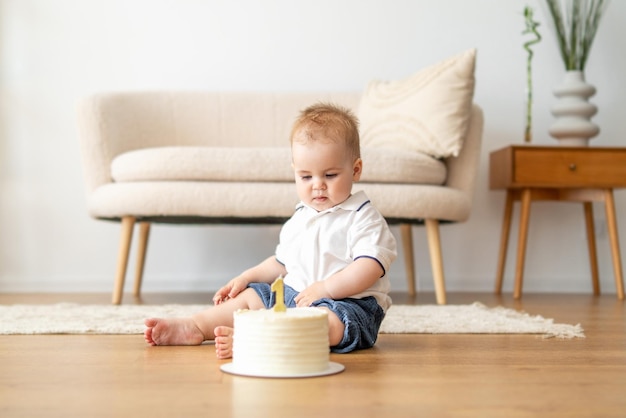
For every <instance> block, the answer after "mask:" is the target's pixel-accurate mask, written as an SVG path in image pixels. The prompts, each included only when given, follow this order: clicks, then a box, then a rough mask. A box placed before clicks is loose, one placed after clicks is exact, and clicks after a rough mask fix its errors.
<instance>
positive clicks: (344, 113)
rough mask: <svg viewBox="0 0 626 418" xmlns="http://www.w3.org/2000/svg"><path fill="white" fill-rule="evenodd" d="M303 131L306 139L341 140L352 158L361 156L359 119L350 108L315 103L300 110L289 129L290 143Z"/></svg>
mask: <svg viewBox="0 0 626 418" xmlns="http://www.w3.org/2000/svg"><path fill="white" fill-rule="evenodd" d="M299 132H303V133H304V135H305V136H306V139H307V140H317V139H321V138H324V139H330V140H332V141H337V142H339V141H341V142H343V143H344V144H345V145H346V147H347V148H348V149H349V150H350V151H351V153H352V157H353V159H355V160H356V159H357V158H361V147H360V140H359V121H358V119H357V117H356V116H355V115H354V113H352V111H351V110H349V109H347V108H345V107H342V106H339V105H336V104H332V103H324V102H320V103H316V104H314V105H311V106H309V107H307V108H306V109H304V110H303V111H302V112H300V115H299V116H298V118H297V119H296V121H295V123H294V124H293V128H292V129H291V137H290V143H291V144H293V141H294V137H295V135H296V134H298V133H299Z"/></svg>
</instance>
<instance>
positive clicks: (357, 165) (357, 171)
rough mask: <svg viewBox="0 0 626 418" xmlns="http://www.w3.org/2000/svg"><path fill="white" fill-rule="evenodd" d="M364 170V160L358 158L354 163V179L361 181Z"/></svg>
mask: <svg viewBox="0 0 626 418" xmlns="http://www.w3.org/2000/svg"><path fill="white" fill-rule="evenodd" d="M362 172H363V160H361V159H360V158H357V159H356V160H354V164H353V165H352V180H353V181H359V179H360V178H361V173H362Z"/></svg>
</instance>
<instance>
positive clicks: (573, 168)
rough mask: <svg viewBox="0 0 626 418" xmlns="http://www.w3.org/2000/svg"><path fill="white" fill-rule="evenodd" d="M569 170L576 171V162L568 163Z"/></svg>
mask: <svg viewBox="0 0 626 418" xmlns="http://www.w3.org/2000/svg"><path fill="white" fill-rule="evenodd" d="M569 171H576V163H571V164H570V165H569Z"/></svg>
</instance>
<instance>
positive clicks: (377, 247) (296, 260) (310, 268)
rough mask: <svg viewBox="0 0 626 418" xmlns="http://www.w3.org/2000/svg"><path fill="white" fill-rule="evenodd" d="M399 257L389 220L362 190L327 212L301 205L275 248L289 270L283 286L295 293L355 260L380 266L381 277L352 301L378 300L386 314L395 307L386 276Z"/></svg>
mask: <svg viewBox="0 0 626 418" xmlns="http://www.w3.org/2000/svg"><path fill="white" fill-rule="evenodd" d="M396 255H397V254H396V240H395V238H394V236H393V235H392V233H391V231H390V229H389V226H388V225H387V221H385V218H383V216H382V215H381V214H380V213H379V212H378V210H377V209H376V208H374V206H373V205H372V204H371V203H370V201H369V199H368V198H367V196H366V195H365V193H364V192H362V191H360V192H357V193H355V194H353V195H352V196H350V197H349V198H348V199H347V200H346V201H345V202H343V203H341V204H339V205H337V206H334V207H332V208H330V209H327V210H325V211H323V212H318V211H316V210H315V209H313V208H311V207H309V206H307V205H305V204H303V203H300V204H298V205H297V206H296V212H295V213H294V214H293V216H292V217H291V218H290V219H289V220H288V221H287V222H286V223H285V224H284V226H283V228H282V230H281V232H280V241H279V244H278V246H277V247H276V259H277V260H278V261H279V262H280V263H282V264H284V265H285V268H286V270H287V275H286V276H285V278H284V282H285V284H287V285H289V286H291V287H292V288H294V289H295V290H297V291H302V290H304V289H305V288H307V287H308V286H309V285H311V284H313V283H315V282H318V281H321V280H325V279H326V278H327V277H329V276H331V275H333V274H334V273H337V272H338V271H341V270H343V269H344V268H345V267H346V266H348V265H349V264H350V263H352V262H353V261H354V260H356V259H357V258H360V257H369V258H372V259H374V260H376V261H378V263H379V264H380V266H381V267H382V268H383V272H384V273H383V275H382V277H381V278H380V279H379V280H378V281H377V282H376V283H374V285H373V286H371V287H370V288H369V289H367V290H366V291H365V292H363V293H359V294H357V295H353V296H351V297H354V298H363V297H366V296H374V297H375V298H376V300H377V301H378V304H379V305H380V306H381V307H382V308H383V309H384V310H385V311H386V310H387V308H388V307H389V306H390V305H391V298H390V297H389V296H388V293H389V288H390V283H389V279H388V277H387V271H389V267H390V266H391V263H392V262H393V261H394V260H395V259H396Z"/></svg>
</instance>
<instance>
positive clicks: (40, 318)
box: [0, 302, 585, 338]
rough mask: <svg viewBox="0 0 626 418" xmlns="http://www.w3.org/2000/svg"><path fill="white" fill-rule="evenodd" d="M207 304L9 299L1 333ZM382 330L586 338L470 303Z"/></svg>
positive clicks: (137, 318) (89, 328)
mask: <svg viewBox="0 0 626 418" xmlns="http://www.w3.org/2000/svg"><path fill="white" fill-rule="evenodd" d="M205 308H206V305H120V306H114V305H79V304H72V303H59V304H54V305H4V306H0V334H5V335H6V334H141V333H143V331H144V328H145V327H144V325H143V320H144V318H149V317H160V318H167V317H176V316H188V315H190V314H192V313H195V312H198V311H200V310H202V309H205ZM380 332H381V333H387V334H394V333H395V334H540V335H542V336H543V337H546V338H549V337H557V338H575V337H578V338H584V337H585V335H584V333H583V329H582V327H581V326H580V325H567V324H555V323H554V321H553V320H552V319H546V318H543V317H541V316H538V315H536V316H533V315H529V314H527V313H524V312H518V311H515V310H512V309H507V308H502V307H496V308H488V307H486V306H485V305H483V304H481V303H478V302H475V303H473V304H471V305H443V306H439V305H416V306H409V305H394V306H392V307H391V308H390V309H389V311H388V312H387V316H386V317H385V320H384V321H383V324H382V327H381V330H380Z"/></svg>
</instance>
